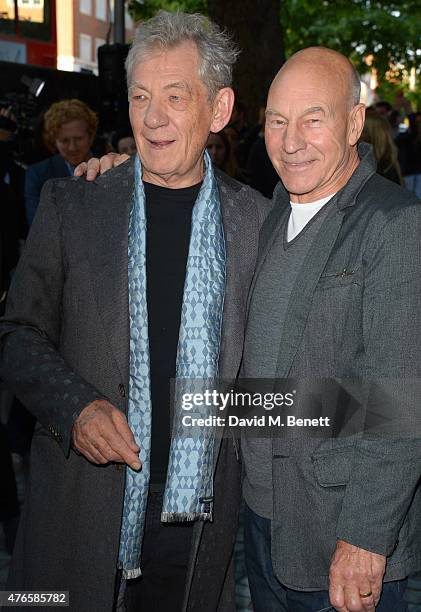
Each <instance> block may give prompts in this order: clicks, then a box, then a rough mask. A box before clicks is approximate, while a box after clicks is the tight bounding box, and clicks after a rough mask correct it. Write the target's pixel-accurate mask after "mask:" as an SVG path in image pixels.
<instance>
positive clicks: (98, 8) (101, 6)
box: [95, 0, 107, 21]
mask: <svg viewBox="0 0 421 612" xmlns="http://www.w3.org/2000/svg"><path fill="white" fill-rule="evenodd" d="M95 15H96V18H97V19H101V20H102V21H106V20H107V3H106V1H105V0H96V3H95Z"/></svg>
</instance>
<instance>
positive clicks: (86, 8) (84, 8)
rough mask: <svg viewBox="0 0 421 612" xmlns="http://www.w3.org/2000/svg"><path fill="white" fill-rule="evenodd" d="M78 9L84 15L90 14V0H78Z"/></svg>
mask: <svg viewBox="0 0 421 612" xmlns="http://www.w3.org/2000/svg"><path fill="white" fill-rule="evenodd" d="M79 11H80V12H81V13H83V14H84V15H91V14H92V0H79Z"/></svg>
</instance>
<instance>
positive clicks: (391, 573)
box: [81, 48, 421, 612]
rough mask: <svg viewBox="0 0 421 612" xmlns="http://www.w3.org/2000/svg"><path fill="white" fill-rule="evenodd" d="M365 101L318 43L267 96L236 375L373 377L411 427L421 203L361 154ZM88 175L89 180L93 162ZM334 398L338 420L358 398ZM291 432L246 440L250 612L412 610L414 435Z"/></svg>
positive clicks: (420, 370) (417, 496) (420, 458)
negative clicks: (264, 209) (252, 257)
mask: <svg viewBox="0 0 421 612" xmlns="http://www.w3.org/2000/svg"><path fill="white" fill-rule="evenodd" d="M359 100H360V82H359V78H358V75H357V73H356V72H355V70H354V68H353V66H352V64H351V63H350V62H349V61H348V60H347V59H346V58H345V57H343V56H342V55H340V54H338V53H336V52H334V51H331V50H329V49H323V48H310V49H306V50H303V51H301V52H299V53H297V54H295V55H294V56H293V57H291V59H290V60H289V61H288V62H287V63H286V64H285V65H284V66H283V68H282V69H281V70H280V71H279V73H278V75H277V76H276V78H275V80H274V82H273V84H272V86H271V88H270V92H269V97H268V103H267V111H266V132H265V139H266V146H267V150H268V153H269V156H270V158H271V161H272V163H273V165H274V167H275V168H276V170H277V172H278V174H279V176H280V178H281V181H282V182H281V183H279V184H278V186H277V188H276V190H275V193H274V206H273V208H272V212H271V213H270V214H269V216H268V218H267V220H266V223H265V224H264V226H263V228H262V233H261V237H260V247H259V251H260V256H259V261H258V264H257V269H256V274H255V278H254V282H253V285H252V288H251V291H250V296H249V303H248V312H247V319H245V320H247V321H248V323H247V329H246V335H245V346H244V357H243V367H242V372H241V375H242V377H244V378H247V379H253V378H257V379H262V378H265V379H273V380H278V379H288V378H292V379H298V383H299V385H300V389H301V388H302V387H303V386H304V383H305V381H306V380H307V379H312V380H315V379H316V380H320V379H326V378H328V379H332V378H336V377H340V378H343V379H360V380H363V381H372V380H375V381H376V383H377V386H374V387H372V388H370V392H371V396H373V397H374V400H373V401H375V400H377V398H378V396H379V394H380V396H381V399H382V402H383V403H384V404H386V402H387V407H388V409H389V410H391V411H392V412H393V414H395V415H399V416H401V417H402V419H405V416H406V414H407V412H408V411H409V410H410V408H411V406H410V397H409V396H410V395H411V393H412V394H413V395H414V396H415V397H419V394H418V395H416V394H415V393H414V387H411V380H412V379H417V378H419V377H420V374H421V320H420V319H421V314H420V308H419V297H420V295H421V249H420V236H421V206H420V203H419V201H417V200H416V199H415V198H414V197H413V196H412V195H411V194H410V193H409V192H407V191H405V190H403V189H401V188H400V187H398V186H397V185H395V184H393V183H391V182H389V181H387V180H386V179H384V178H382V177H380V176H379V175H378V174H376V165H375V160H374V157H373V154H372V151H371V149H370V147H369V146H368V145H358V141H359V138H360V135H361V131H362V128H363V124H364V106H363V105H362V104H360V103H359ZM118 161H119V160H117V162H118ZM110 165H111V161H110V159H108V160H102V163H101V167H102V169H103V170H104V169H106V168H107V167H109V166H110ZM88 167H89V169H90V171H91V176H90V178H94V175H96V173H97V171H98V160H91V162H90V163H89V166H88ZM83 170H86V166H85V167H84V168H81V172H82V171H83ZM244 240H245V241H246V240H249V237H248V236H244ZM339 391H340V392H339V394H338V397H339V398H340V400H339V401H338V402H337V403H336V404H334V408H335V410H336V414H337V416H338V417H339V419H340V418H341V417H343V415H344V412H345V410H346V407H347V404H350V403H351V398H350V396H349V395H347V389H346V385H344V388H342V389H340V390H339ZM354 391H356V392H358V387H357V389H356V390H355V389H354ZM415 391H417V389H415ZM317 395H318V397H317V402H316V403H315V402H313V403H311V402H310V405H309V406H308V407H307V411H308V413H310V414H308V415H307V416H313V415H314V414H317V411H318V410H319V412H320V409H319V406H318V404H319V403H321V405H322V409H321V414H320V416H321V417H323V409H324V405H325V404H324V403H323V402H325V400H326V397H327V400H326V401H328V400H329V394H328V393H326V392H325V391H324V389H323V386H321V388H320V389H319V392H318V394H317ZM357 397H358V396H357ZM396 398H398V400H396ZM329 401H331V400H329ZM383 403H382V405H381V406H380V407H379V406H378V402H377V403H376V402H375V405H374V409H375V410H377V411H378V410H379V408H380V410H383V409H384V408H385V406H383ZM327 405H328V406H330V404H327ZM371 408H373V406H371ZM298 409H299V406H298ZM335 410H334V411H333V412H334V414H335ZM290 414H293V409H290ZM302 416H304V417H305V416H306V414H303V415H302ZM345 420H346V419H345V418H342V421H345ZM334 424H335V425H338V422H336V423H334ZM357 425H358V423H357ZM331 429H332V430H333V427H332V428H331ZM286 430H287V428H286V427H285V428H284V429H280V432H281V433H283V434H284V436H283V437H281V435H278V433H276V432H275V433H273V439H271V440H268V439H263V438H259V437H258V435H256V432H251V431H250V432H248V433H246V434H245V435H244V438H243V440H242V445H241V446H242V455H243V463H244V474H245V476H244V485H243V494H244V499H245V502H246V509H245V522H246V525H245V545H246V555H247V569H248V574H249V583H250V588H251V593H252V599H253V608H254V610H255V612H281V611H282V612H322V611H323V612H328V611H330V610H334V609H336V610H338V611H339V612H372V611H374V609H375V606H377V608H376V609H377V611H378V612H404V611H406V610H407V607H406V604H405V602H404V600H403V592H404V590H405V584H406V577H407V576H408V574H409V573H411V572H412V571H414V570H416V569H417V568H419V567H420V566H421V551H420V542H421V526H420V516H421V490H420V487H419V486H418V484H417V483H418V481H419V476H420V473H421V450H420V443H419V437H420V436H419V434H420V432H419V430H418V431H417V430H416V429H414V432H413V433H414V436H412V437H411V436H406V437H405V438H404V439H400V438H399V439H396V436H394V437H393V438H392V440H390V439H389V440H385V439H384V438H383V437H381V436H379V435H377V437H376V436H373V435H371V436H367V435H364V436H361V435H360V434H358V431H361V428H358V427H357V434H356V435H355V434H354V435H346V432H344V431H341V430H340V431H339V434H340V435H337V433H338V431H337V430H338V428H336V434H335V435H334V434H333V433H332V431H327V433H326V431H325V432H323V433H324V435H325V437H324V438H323V439H321V435H319V433H318V432H317V431H316V432H315V431H314V430H311V433H310V434H309V433H308V432H306V431H304V432H303V429H301V431H300V429H299V427H297V428H296V430H295V431H294V427H291V428H288V436H286V435H285V431H286ZM319 432H320V430H319ZM351 433H352V432H351ZM390 433H391V432H390V431H389V434H390ZM392 433H393V432H392ZM229 495H230V492H229V491H227V490H226V491H224V496H225V497H227V496H229ZM234 505H235V500H234V499H233V500H232V507H234ZM218 545H219V544H218V542H217V541H216V540H215V549H217V546H218ZM215 555H216V553H215ZM215 558H216V556H215Z"/></svg>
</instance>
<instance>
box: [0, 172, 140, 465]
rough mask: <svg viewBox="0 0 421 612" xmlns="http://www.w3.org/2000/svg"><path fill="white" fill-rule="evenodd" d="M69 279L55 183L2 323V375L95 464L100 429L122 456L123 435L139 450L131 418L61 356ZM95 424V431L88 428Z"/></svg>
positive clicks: (66, 448) (66, 443) (61, 438)
mask: <svg viewBox="0 0 421 612" xmlns="http://www.w3.org/2000/svg"><path fill="white" fill-rule="evenodd" d="M64 274H65V273H64V262H63V250H62V244H61V223H60V218H59V213H58V210H57V207H56V203H55V187H54V182H53V181H51V182H48V183H46V186H45V188H44V190H43V193H42V199H41V204H40V208H39V211H38V214H37V216H36V218H35V221H34V224H33V227H32V229H31V232H30V234H29V237H28V240H27V243H26V246H25V249H24V253H23V254H22V257H21V260H20V262H19V265H18V268H17V270H16V273H15V275H14V279H13V282H12V285H11V288H10V291H9V296H8V303H7V308H6V314H5V316H4V317H3V318H2V319H0V376H1V378H2V379H3V380H4V381H5V382H6V383H7V384H8V385H9V386H10V387H11V388H12V389H13V391H14V392H15V394H16V396H17V397H18V398H19V399H20V400H21V401H22V403H23V404H24V405H25V406H26V407H27V408H28V410H30V411H31V412H32V413H33V414H34V416H35V417H36V418H37V419H38V421H39V422H40V423H41V424H42V425H43V426H44V427H45V428H46V429H47V430H49V431H50V433H52V435H53V436H54V437H55V438H56V440H57V442H58V443H59V444H60V446H61V447H62V449H63V452H64V453H65V455H66V456H68V454H69V452H70V446H71V443H72V434H74V443H75V446H76V448H78V445H79V446H80V448H78V450H79V451H80V452H82V454H85V456H87V458H88V459H91V458H94V453H93V450H92V449H91V451H89V448H90V446H92V445H93V444H95V436H97V437H98V436H99V432H98V429H100V430H101V432H102V431H105V437H108V438H110V436H111V438H113V440H114V442H115V441H116V440H117V443H116V448H114V447H113V448H114V451H117V452H118V451H121V450H122V443H121V440H120V438H121V436H122V433H123V438H124V440H125V442H126V445H127V446H129V445H130V444H131V445H132V448H133V449H134V447H136V445H135V444H134V440H133V435H132V433H131V431H130V429H129V427H128V425H127V421H126V419H125V416H124V415H123V414H122V413H121V412H120V411H119V410H118V409H117V408H115V407H114V406H112V405H111V404H110V403H109V402H108V400H107V398H106V397H105V396H104V395H103V394H102V393H100V392H99V391H98V390H97V389H96V388H95V387H94V386H93V385H91V384H89V383H88V382H87V381H85V380H84V379H83V378H82V377H81V376H80V375H78V374H77V373H76V372H74V371H73V370H72V369H71V368H70V367H69V365H68V364H67V363H66V362H65V360H64V359H63V357H62V356H61V355H60V353H59V352H58V351H57V346H58V344H59V337H60V327H61V299H62V289H63V283H64ZM115 413H119V414H115ZM79 415H80V417H79ZM88 415H89V419H87V416H88ZM93 415H94V416H95V418H93ZM119 415H121V417H120V416H119ZM79 418H80V420H79ZM122 419H123V420H122ZM87 420H89V427H86V422H87ZM122 423H123V425H124V423H125V427H123V425H122ZM93 425H94V426H93ZM74 426H75V428H74V431H73V427H74ZM111 429H112V430H113V431H112V432H110V430H111ZM114 430H115V431H114ZM114 434H115V435H114ZM117 434H118V435H117ZM100 437H101V440H100V442H98V443H97V446H98V445H99V447H100V448H102V450H103V451H104V445H103V442H102V438H103V435H102V433H101V435H100ZM136 448H137V447H136ZM86 450H88V454H89V452H90V454H91V457H89V456H88V455H87V454H86V452H84V451H86ZM126 451H127V449H126ZM99 452H100V453H101V450H100V451H99ZM134 455H135V451H134V450H131V451H130V453H127V452H125V454H124V457H125V458H126V459H129V460H130V463H131V464H134V463H136V462H138V457H137V455H136V456H134ZM112 456H113V457H114V456H115V455H112ZM97 457H98V458H100V457H99V455H97ZM110 460H117V459H110ZM120 460H122V459H120Z"/></svg>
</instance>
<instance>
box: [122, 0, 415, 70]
mask: <svg viewBox="0 0 421 612" xmlns="http://www.w3.org/2000/svg"><path fill="white" fill-rule="evenodd" d="M219 1H220V3H221V4H226V3H227V0H219ZM231 2H233V3H234V4H237V2H235V0H231ZM273 3H274V4H275V5H276V4H277V5H279V12H280V20H281V24H282V27H283V33H284V46H285V50H286V55H287V56H288V55H291V54H292V53H294V52H295V51H297V50H298V49H301V48H303V47H308V46H309V45H324V46H327V47H331V48H333V49H337V50H338V51H341V52H342V53H344V54H345V55H348V56H350V57H352V58H353V60H354V61H355V63H356V64H357V65H360V66H361V64H362V63H363V61H364V57H366V56H367V55H373V56H374V64H373V65H374V66H375V67H376V68H377V69H378V71H379V74H380V76H382V75H383V74H384V73H385V72H386V71H387V69H388V67H389V64H390V63H393V64H395V65H402V66H403V67H404V68H405V69H407V70H408V69H410V68H411V67H412V66H415V67H417V68H418V69H419V67H420V62H421V43H420V41H421V2H420V1H419V0H273ZM241 4H242V3H241V1H240V2H238V10H239V11H240V10H241ZM129 7H130V10H131V12H132V14H133V15H134V16H135V17H137V18H138V19H146V18H148V17H150V16H152V15H153V14H155V13H156V11H157V10H159V9H160V8H163V9H166V10H176V9H180V10H183V11H187V12H203V13H206V12H207V0H132V1H131V2H129ZM258 10H259V2H256V11H258ZM241 17H242V19H243V18H244V14H243V13H241ZM249 17H250V33H252V32H253V31H254V24H255V15H253V14H250V15H249Z"/></svg>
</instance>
